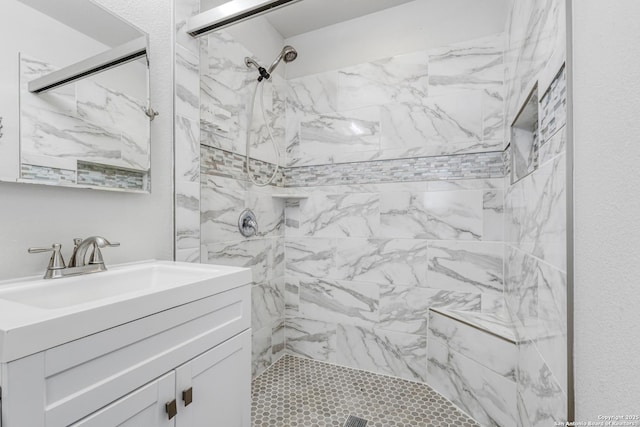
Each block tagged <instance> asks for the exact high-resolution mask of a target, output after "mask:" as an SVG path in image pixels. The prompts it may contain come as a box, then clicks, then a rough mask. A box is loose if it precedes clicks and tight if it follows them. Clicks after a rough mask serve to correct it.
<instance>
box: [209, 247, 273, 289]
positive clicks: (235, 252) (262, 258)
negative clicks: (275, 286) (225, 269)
mask: <svg viewBox="0 0 640 427" xmlns="http://www.w3.org/2000/svg"><path fill="white" fill-rule="evenodd" d="M269 243H270V242H269V241H268V240H267V239H257V240H240V241H232V242H212V243H206V251H205V253H204V255H205V259H206V263H208V264H220V265H230V266H232V267H244V268H250V269H251V272H252V274H253V281H254V282H255V283H261V282H264V281H265V280H268V279H269V276H270V274H269V263H270V256H271V245H270V244H269Z"/></svg>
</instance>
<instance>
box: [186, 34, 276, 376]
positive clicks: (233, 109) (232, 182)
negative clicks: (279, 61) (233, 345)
mask: <svg viewBox="0 0 640 427" xmlns="http://www.w3.org/2000/svg"><path fill="white" fill-rule="evenodd" d="M245 57H250V58H253V59H254V60H256V61H258V62H259V63H265V61H264V60H262V59H261V58H258V57H256V55H254V54H253V53H252V52H250V51H249V50H248V49H247V48H245V47H244V45H242V44H241V43H239V42H237V41H236V40H235V39H234V38H233V37H231V35H229V34H228V33H226V32H224V31H219V32H216V33H213V34H210V35H208V36H206V37H204V38H202V39H200V46H199V57H194V58H193V59H194V60H195V62H194V67H193V68H194V69H195V77H196V79H197V80H194V81H196V82H197V84H195V85H194V86H193V88H191V87H188V88H187V87H185V88H183V89H184V90H183V92H182V93H183V94H184V99H183V100H182V101H181V102H182V104H183V105H184V107H185V109H186V110H187V111H193V114H194V115H196V118H198V121H197V122H195V123H191V122H189V126H188V127H187V126H185V128H187V129H188V133H189V134H190V135H191V132H192V131H193V140H195V141H198V142H199V144H193V147H194V148H196V149H198V151H197V153H198V154H197V156H196V157H195V158H197V159H198V162H199V170H197V169H196V171H197V172H198V173H199V176H198V180H199V183H198V191H199V196H200V204H199V209H198V212H199V216H198V222H197V223H196V222H195V221H194V226H196V227H198V230H199V238H200V242H199V243H200V260H201V262H203V263H210V264H223V265H232V266H240V267H247V268H251V270H252V271H253V280H254V283H253V287H252V325H251V327H252V337H253V338H252V353H253V355H252V369H253V376H257V375H259V374H260V373H262V372H263V371H264V370H265V369H266V368H268V367H269V366H270V365H271V364H272V363H273V362H275V361H276V360H277V359H278V358H280V356H282V355H283V354H284V293H285V277H284V201H283V200H282V199H277V198H273V197H272V194H273V192H274V189H277V188H276V187H274V186H266V187H259V186H256V185H254V184H252V183H251V182H250V180H249V178H248V175H247V170H246V166H245V159H244V155H245V154H246V141H247V140H246V138H247V130H248V127H249V125H248V123H249V118H248V116H249V114H248V113H249V111H248V109H249V106H250V104H251V97H252V95H253V91H254V89H255V84H254V82H255V79H256V77H257V71H256V70H255V69H248V68H247V67H246V65H245V63H244V58H245ZM198 70H199V73H198ZM272 81H273V83H272V82H271V81H270V82H267V83H265V84H262V85H261V90H264V108H265V117H266V119H267V120H268V121H269V124H270V126H271V128H272V134H273V137H274V139H275V140H276V144H277V146H278V149H280V148H281V147H282V146H283V144H284V123H285V107H284V105H285V104H284V102H285V101H284V89H280V87H281V86H283V84H284V82H283V80H282V79H281V78H280V77H279V76H277V75H274V76H273V79H272ZM192 91H195V95H194V94H193V92H192ZM178 95H180V93H178ZM261 96H262V94H261V93H260V92H258V94H257V98H256V102H255V105H254V111H253V120H252V126H251V129H250V138H251V158H252V162H251V173H252V174H253V175H254V176H255V177H256V179H257V180H258V181H259V182H265V181H266V180H267V179H268V178H269V177H270V176H271V174H272V171H273V166H274V165H273V164H274V163H275V162H276V160H277V157H276V155H275V153H274V151H273V148H272V145H271V142H270V141H269V140H268V138H269V135H268V131H267V128H266V126H264V121H263V117H262V110H261V108H260V101H259V100H260V97H261ZM191 100H195V101H196V103H195V104H194V105H193V107H195V108H192V102H191ZM278 177H279V178H278V179H277V180H276V181H275V185H283V181H282V173H280V174H279V175H278ZM245 208H250V209H251V210H253V212H254V213H255V214H256V215H257V218H258V225H259V232H258V234H257V235H256V236H254V237H251V238H245V237H243V236H242V235H241V234H240V232H239V231H238V217H239V215H240V213H241V212H242V211H243V210H244V209H245Z"/></svg>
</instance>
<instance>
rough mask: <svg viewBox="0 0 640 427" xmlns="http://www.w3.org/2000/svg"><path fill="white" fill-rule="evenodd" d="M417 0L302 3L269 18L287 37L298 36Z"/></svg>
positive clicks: (320, 0)
mask: <svg viewBox="0 0 640 427" xmlns="http://www.w3.org/2000/svg"><path fill="white" fill-rule="evenodd" d="M411 1H413V0H302V1H299V2H297V3H294V4H291V5H289V6H287V7H284V8H281V9H278V10H274V11H272V12H269V14H267V15H266V18H267V20H268V21H269V22H270V23H271V25H273V27H274V28H275V29H276V30H277V31H278V32H279V33H280V35H282V37H283V38H285V39H287V38H289V37H293V36H297V35H299V34H304V33H307V32H309V31H313V30H317V29H319V28H323V27H327V26H329V25H333V24H337V23H340V22H344V21H348V20H350V19H353V18H357V17H359V16H363V15H368V14H370V13H374V12H378V11H380V10H383V9H388V8H390V7H394V6H398V5H401V4H404V3H409V2H411Z"/></svg>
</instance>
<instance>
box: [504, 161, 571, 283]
mask: <svg viewBox="0 0 640 427" xmlns="http://www.w3.org/2000/svg"><path fill="white" fill-rule="evenodd" d="M565 187H566V158H565V155H564V154H563V155H560V156H558V157H556V158H555V159H554V160H553V161H552V162H547V164H545V165H543V166H542V167H540V168H539V169H537V170H536V171H535V172H534V173H532V174H531V175H529V176H527V177H526V178H525V179H523V180H522V181H520V182H518V183H516V184H515V185H513V186H511V187H510V189H509V190H508V192H507V196H506V213H507V216H506V218H507V221H506V227H507V228H506V230H507V231H508V234H507V237H508V240H509V241H510V242H513V244H515V245H517V246H518V247H519V248H520V249H522V250H524V251H526V252H529V253H531V254H533V255H535V256H536V257H538V258H540V259H542V260H544V261H546V262H548V263H549V264H551V265H553V266H555V267H557V268H559V269H560V270H562V271H565V270H566V265H567V261H566V189H565Z"/></svg>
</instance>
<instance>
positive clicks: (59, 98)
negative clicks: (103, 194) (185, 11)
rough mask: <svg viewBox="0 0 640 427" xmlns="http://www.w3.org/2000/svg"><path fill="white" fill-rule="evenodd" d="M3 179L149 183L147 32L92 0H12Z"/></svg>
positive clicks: (121, 187)
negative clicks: (53, 0) (52, 0)
mask: <svg viewBox="0 0 640 427" xmlns="http://www.w3.org/2000/svg"><path fill="white" fill-rule="evenodd" d="M0 37H1V38H2V40H3V43H2V44H1V45H0V55H1V56H0V57H1V58H2V61H3V64H2V67H0V117H2V119H1V123H2V126H3V128H2V131H1V132H0V133H1V134H2V136H0V180H2V181H9V182H24V183H32V184H34V183H35V184H47V185H60V186H72V187H81V188H96V189H106V190H117V191H130V192H149V191H150V180H149V174H150V121H151V120H152V119H153V110H151V108H150V104H149V71H148V60H147V55H146V52H147V35H146V34H145V33H143V32H142V31H140V30H139V29H137V28H135V27H134V26H133V25H131V24H129V23H127V22H125V21H124V20H122V19H121V18H119V17H117V16H115V15H114V14H113V13H111V12H109V11H108V10H106V9H105V8H103V7H102V6H100V5H98V4H97V3H94V2H93V1H91V0H57V1H55V2H51V1H50V0H3V6H2V13H1V14H0Z"/></svg>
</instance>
